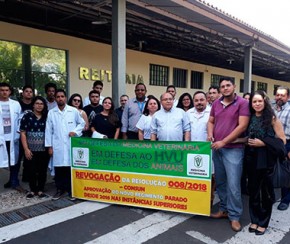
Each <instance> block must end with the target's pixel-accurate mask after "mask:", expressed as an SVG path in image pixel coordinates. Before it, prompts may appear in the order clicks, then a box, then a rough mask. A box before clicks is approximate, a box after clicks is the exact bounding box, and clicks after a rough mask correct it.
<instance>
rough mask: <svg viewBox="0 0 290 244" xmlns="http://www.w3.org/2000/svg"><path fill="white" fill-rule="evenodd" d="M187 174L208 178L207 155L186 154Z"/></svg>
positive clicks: (208, 164)
mask: <svg viewBox="0 0 290 244" xmlns="http://www.w3.org/2000/svg"><path fill="white" fill-rule="evenodd" d="M187 175H189V176H195V177H202V178H208V177H209V176H210V162H209V155H206V154H190V153H189V154H187Z"/></svg>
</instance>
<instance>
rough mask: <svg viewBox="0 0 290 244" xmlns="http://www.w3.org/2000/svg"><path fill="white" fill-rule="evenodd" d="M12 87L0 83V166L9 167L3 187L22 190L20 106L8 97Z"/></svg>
mask: <svg viewBox="0 0 290 244" xmlns="http://www.w3.org/2000/svg"><path fill="white" fill-rule="evenodd" d="M11 93H12V87H11V86H10V85H9V84H8V83H6V82H1V83H0V167H9V170H10V178H9V181H8V182H7V183H6V184H5V185H4V188H10V187H12V188H13V189H15V190H17V191H19V192H24V190H23V188H22V187H20V185H19V180H18V173H19V164H17V161H18V153H19V137H20V134H19V133H18V127H19V119H20V117H19V116H20V113H21V106H20V104H19V102H17V101H15V100H12V99H10V95H11Z"/></svg>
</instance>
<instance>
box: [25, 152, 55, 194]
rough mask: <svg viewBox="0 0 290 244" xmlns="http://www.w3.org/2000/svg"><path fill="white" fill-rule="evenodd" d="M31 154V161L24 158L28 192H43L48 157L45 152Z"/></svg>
mask: <svg viewBox="0 0 290 244" xmlns="http://www.w3.org/2000/svg"><path fill="white" fill-rule="evenodd" d="M32 154H33V157H32V159H31V160H28V159H27V158H25V157H24V162H25V167H26V172H27V176H28V182H29V187H30V191H32V192H35V193H37V192H39V191H42V192H43V191H44V185H45V183H46V178H47V166H48V162H49V155H48V153H47V151H42V152H32Z"/></svg>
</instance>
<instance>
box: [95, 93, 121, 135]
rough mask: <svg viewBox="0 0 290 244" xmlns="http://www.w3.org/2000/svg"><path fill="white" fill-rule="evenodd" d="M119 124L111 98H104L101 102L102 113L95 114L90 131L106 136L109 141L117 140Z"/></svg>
mask: <svg viewBox="0 0 290 244" xmlns="http://www.w3.org/2000/svg"><path fill="white" fill-rule="evenodd" d="M120 127H121V122H120V120H119V118H118V115H117V114H116V112H115V106H114V103H113V100H112V98H110V97H106V98H104V100H103V111H102V112H101V113H99V114H97V115H96V116H95V118H94V120H93V121H92V127H91V130H92V132H93V133H94V132H95V131H96V132H98V133H100V134H102V135H105V136H107V137H108V138H111V139H118V137H119V133H120Z"/></svg>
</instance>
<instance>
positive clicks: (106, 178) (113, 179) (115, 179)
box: [76, 171, 121, 183]
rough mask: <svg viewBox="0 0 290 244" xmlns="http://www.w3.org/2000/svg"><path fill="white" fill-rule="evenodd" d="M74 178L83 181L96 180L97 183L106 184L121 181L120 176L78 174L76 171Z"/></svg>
mask: <svg viewBox="0 0 290 244" xmlns="http://www.w3.org/2000/svg"><path fill="white" fill-rule="evenodd" d="M76 178H77V179H83V180H97V181H106V182H116V183H119V182H120V181H121V177H120V175H116V174H113V173H107V174H102V173H94V172H78V171H76Z"/></svg>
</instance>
